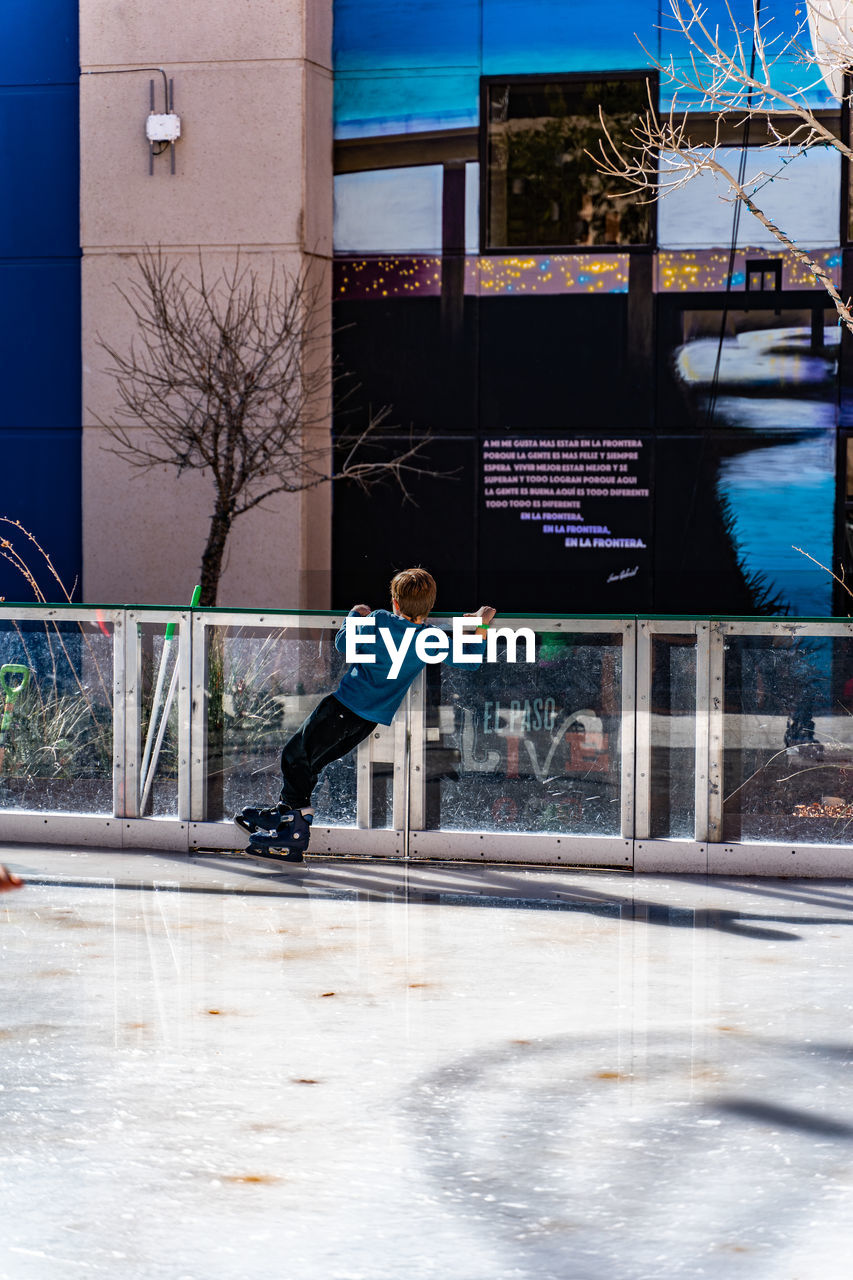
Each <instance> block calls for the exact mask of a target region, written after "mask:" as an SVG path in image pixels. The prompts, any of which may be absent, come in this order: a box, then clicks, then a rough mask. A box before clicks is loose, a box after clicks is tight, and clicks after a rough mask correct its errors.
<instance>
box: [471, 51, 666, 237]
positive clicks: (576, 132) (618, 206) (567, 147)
mask: <svg viewBox="0 0 853 1280" xmlns="http://www.w3.org/2000/svg"><path fill="white" fill-rule="evenodd" d="M484 95H485V109H484V112H483V120H484V126H483V127H484V128H485V140H484V147H485V161H486V169H487V179H486V188H487V189H486V198H487V205H486V207H487V213H486V247H488V248H491V249H501V248H510V247H519V248H520V247H525V248H533V247H551V248H554V247H558V246H561V245H590V246H592V245H621V244H650V243H652V241H653V238H654V212H653V211H654V208H655V206H654V205H653V204H641V203H639V201H638V200H637V199H635V198H634V197H631V196H619V195H617V194H616V193H617V191H618V186H617V184H616V183H615V182H614V181H613V180H612V179H610V178H608V177H606V176H605V175H603V174H602V173H601V172H600V171H599V168H598V166H597V164H596V162H595V160H594V159H593V156H594V155H597V154H598V151H599V142H600V140H601V139H602V138H603V136H604V135H603V132H602V128H601V120H600V118H599V108H601V110H602V112H603V115H604V119H605V122H606V124H607V128H608V131H609V132H610V134H611V136H612V137H613V138H614V140H616V141H617V142H619V141H620V140H624V139H627V138H628V136H629V135H630V131H631V129H632V128H633V127H634V125H635V124H636V123H637V121H638V119H639V118H640V117H641V116H642V114H643V112H644V111H645V110H646V109H647V107H648V90H647V88H646V76H645V75H642V76H607V77H605V76H592V77H586V76H570V77H565V78H561V79H557V78H554V79H543V78H541V77H538V76H533V77H521V78H519V79H513V80H506V79H500V80H498V79H488V80H486V81H485V82H484Z"/></svg>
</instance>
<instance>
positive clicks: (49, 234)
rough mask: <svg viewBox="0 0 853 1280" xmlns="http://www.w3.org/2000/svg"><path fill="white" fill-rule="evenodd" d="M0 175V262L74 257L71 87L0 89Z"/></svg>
mask: <svg viewBox="0 0 853 1280" xmlns="http://www.w3.org/2000/svg"><path fill="white" fill-rule="evenodd" d="M0 173H2V174H3V200H2V202H0V258H10V257H14V258H24V257H27V258H52V257H76V256H77V255H78V253H79V248H80V233H79V196H78V191H79V177H80V165H79V139H78V114H77V85H76V83H75V84H73V85H58V86H56V87H44V86H39V85H29V86H25V87H17V88H8V87H6V88H3V87H0Z"/></svg>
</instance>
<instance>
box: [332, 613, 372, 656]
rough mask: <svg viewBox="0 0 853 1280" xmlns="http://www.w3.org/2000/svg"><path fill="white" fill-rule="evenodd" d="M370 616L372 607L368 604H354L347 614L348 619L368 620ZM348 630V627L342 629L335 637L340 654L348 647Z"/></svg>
mask: <svg viewBox="0 0 853 1280" xmlns="http://www.w3.org/2000/svg"><path fill="white" fill-rule="evenodd" d="M369 615H370V606H369V605H366V604H354V605H353V607H352V608H351V609H350V611H349V613H348V614H347V617H348V618H367V617H369ZM346 638H347V630H346V626H343V627H341V629H340V631H339V632H338V634H337V635H336V636H335V648H336V649H337V650H338V651H339V653H343V651H344V647H345V645H346Z"/></svg>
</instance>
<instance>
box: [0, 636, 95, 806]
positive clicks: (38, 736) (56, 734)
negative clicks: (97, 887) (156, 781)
mask: <svg viewBox="0 0 853 1280" xmlns="http://www.w3.org/2000/svg"><path fill="white" fill-rule="evenodd" d="M0 684H2V686H3V693H2V698H3V706H4V716H3V719H4V723H5V731H4V733H5V739H4V741H3V743H2V745H0V807H2V808H4V809H30V810H33V809H35V810H39V811H44V812H48V811H58V812H74V813H84V814H109V813H112V812H113V693H112V689H113V634H112V626H111V625H110V624H109V623H106V622H103V623H90V622H80V623H78V622H70V621H68V622H65V621H57V622H32V621H29V622H28V621H21V622H6V621H3V622H0ZM0 736H2V735H0Z"/></svg>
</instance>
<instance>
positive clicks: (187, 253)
mask: <svg viewBox="0 0 853 1280" xmlns="http://www.w3.org/2000/svg"><path fill="white" fill-rule="evenodd" d="M716 9H719V14H717V13H716ZM711 10H712V16H714V17H717V16H718V17H719V18H720V21H721V23H723V24H725V21H726V18H725V11H724V6H723V5H722V4H720V5H717V4H716V0H714V4H712V5H711ZM750 10H751V5H750V4H749V3H748V0H739V3H738V4H736V5H735V7H734V11H735V15H736V16H737V17H738V18H739V19H741V20H746V19H747V18H748V16H749V12H750ZM660 25H661V16H660V6H659V5H658V3H657V2H656V0H655V2H652V0H649V2H648V3H647V2H645V0H643V3H637V2H636V0H631V3H630V4H629V3H628V0H614V3H612V4H610V5H609V6H607V7H606V9H602V7H601V6H600V5H595V4H593V3H591V0H589V2H588V0H584V2H583V3H578V4H572V5H568V4H566V3H565V2H564V0H536V3H533V4H530V3H526V4H524V5H522V4H521V3H520V0H463V2H461V3H459V2H455V3H453V4H450V3H449V0H426V2H424V3H417V2H413V3H411V4H405V5H400V4H392V3H390V0H359V2H358V3H356V0H337V2H336V3H335V5H334V7H332V4H331V3H330V2H329V0H323V3H314V2H313V0H311V2H308V0H263V2H262V3H251V4H250V3H248V0H239V2H235V0H192V2H190V3H187V4H184V5H182V6H180V7H178V8H176V7H175V6H174V5H173V4H170V3H167V0H148V2H146V3H143V0H128V2H127V3H124V4H122V5H121V6H116V5H115V4H113V3H110V2H109V0H45V3H44V4H42V5H40V6H33V5H31V4H30V3H28V0H9V3H7V4H6V5H4V6H3V13H2V15H0V34H2V36H3V49H4V52H3V55H2V68H3V73H2V77H0V110H2V115H3V129H2V136H3V139H4V141H3V157H4V168H5V172H4V177H5V188H6V192H7V199H6V200H5V201H4V212H3V213H2V214H0V236H2V239H3V246H4V247H3V253H2V262H0V266H2V272H3V276H2V278H3V281H4V286H5V287H4V290H3V295H4V299H5V301H6V306H5V307H4V308H3V314H2V318H1V319H0V325H2V328H3V335H2V344H3V350H4V353H5V355H6V357H7V369H8V372H7V376H6V378H5V380H4V390H3V394H2V396H0V415H2V417H0V426H2V431H3V435H4V441H5V445H6V459H7V465H6V467H5V468H4V471H3V475H4V484H3V503H2V507H0V515H3V516H5V517H6V518H7V519H9V520H13V521H14V520H17V521H20V523H21V524H22V525H23V526H24V527H25V528H26V529H27V530H30V531H31V532H32V534H33V535H34V536H35V537H36V538H37V539H38V542H39V543H40V545H41V546H42V547H44V549H45V550H46V551H48V552H49V554H50V555H51V557H52V560H53V563H54V564H55V566H56V568H57V570H58V572H59V575H60V577H61V578H62V580H63V582H64V583H66V585H67V586H68V588H69V590H72V591H73V592H74V593H75V598H78V599H85V600H86V601H89V602H96V601H138V602H142V603H144V602H162V603H165V604H177V603H183V602H184V601H186V600H188V599H189V596H190V593H191V591H192V587H193V585H194V583H195V582H196V581H197V579H198V573H199V564H200V559H201V553H202V550H203V547H204V543H205V539H206V533H207V525H208V520H209V515H210V511H211V504H212V487H211V484H210V481H209V479H208V478H206V477H204V476H203V475H200V474H199V473H184V474H183V475H180V476H179V475H178V474H177V473H176V472H175V471H174V470H173V469H168V468H160V469H158V470H155V471H151V472H148V473H145V474H136V473H134V472H133V471H132V469H131V468H129V467H128V465H127V463H126V462H123V461H122V460H121V459H120V458H118V457H117V456H116V455H115V453H113V452H111V447H110V444H111V442H110V440H109V437H108V436H107V434H106V432H105V429H104V427H103V426H102V425H101V424H102V423H103V422H104V421H105V420H109V419H110V418H111V416H112V415H113V414H114V412H115V409H116V405H117V392H116V386H115V379H114V378H113V377H111V375H110V374H109V372H108V361H107V359H106V357H105V353H104V351H103V349H102V347H101V345H100V342H101V340H102V339H103V338H105V337H106V338H107V339H108V340H109V342H110V343H111V344H113V345H121V344H124V345H125V346H127V345H129V343H130V340H131V336H132V331H133V324H132V317H131V316H130V313H129V311H128V308H127V305H126V303H125V302H124V301H123V299H122V297H121V292H120V290H121V289H126V288H127V286H128V283H129V281H130V280H131V279H132V273H133V270H134V256H135V255H136V254H138V253H139V252H140V250H142V249H144V248H145V247H146V246H148V247H155V246H156V247H159V248H160V249H161V250H162V251H163V253H164V254H165V255H166V256H167V258H168V260H169V261H177V262H181V263H182V264H184V265H185V267H186V268H187V269H188V270H190V271H192V270H196V269H198V266H199V264H201V265H202V266H203V267H204V269H205V271H206V272H207V273H208V274H211V273H213V274H216V273H217V272H219V271H220V270H221V269H222V268H223V267H227V266H229V265H230V264H233V262H234V261H235V259H236V257H237V255H238V253H239V255H240V257H241V260H242V261H244V262H249V263H250V264H251V265H252V266H253V267H257V269H258V271H259V273H263V272H264V271H266V270H268V269H269V267H270V266H271V265H272V264H273V263H277V264H280V265H284V266H287V267H288V268H289V269H291V270H298V269H300V268H301V267H304V266H305V265H306V264H311V265H313V267H314V268H315V270H316V272H317V273H318V274H319V276H320V277H321V278H323V279H324V280H325V281H326V283H325V285H324V287H325V289H326V291H327V296H329V297H332V298H333V299H334V302H333V306H334V321H335V327H336V331H337V337H336V353H335V354H336V357H337V362H338V368H339V369H340V370H341V371H343V374H344V376H343V377H342V378H341V379H339V380H338V386H339V388H340V391H341V393H342V394H341V396H340V399H339V401H338V403H337V405H336V409H335V417H334V430H335V433H336V435H337V437H338V438H341V437H344V436H345V435H346V433H347V432H349V431H351V430H352V429H353V428H356V429H357V428H358V427H359V426H360V425H362V424H363V423H364V421H366V419H367V415H369V414H370V413H375V412H376V411H377V410H378V409H381V408H387V410H388V415H387V419H386V424H387V425H386V426H385V427H384V428H383V436H382V442H381V449H383V450H385V451H387V454H388V455H389V456H393V455H394V454H397V453H399V452H400V451H401V450H404V449H406V448H407V447H409V444H410V442H411V441H412V439H414V440H415V441H416V442H419V443H420V444H421V449H422V451H421V456H420V459H419V464H418V465H419V466H420V467H421V468H422V472H423V473H422V474H413V475H411V476H410V478H409V479H408V481H407V485H408V489H409V495H408V496H409V498H411V499H413V501H409V500H407V499H406V498H405V497H404V496H403V495H401V493H400V492H399V491H398V490H397V489H395V487H394V486H393V485H385V486H382V487H380V488H378V489H372V490H370V491H368V492H367V493H365V492H363V491H361V490H359V489H358V488H356V487H355V486H352V485H346V484H340V485H336V486H335V491H334V504H333V502H332V497H333V494H332V488H331V486H328V485H326V486H320V487H319V488H317V489H314V490H311V491H308V492H305V493H302V494H295V495H290V496H286V497H282V498H280V499H276V500H274V501H273V502H271V503H270V504H269V506H268V507H267V508H265V509H263V510H260V511H257V512H254V513H252V514H251V515H248V516H245V517H242V518H241V519H240V520H239V521H238V522H237V524H236V525H235V527H234V531H233V533H232V536H231V540H230V543H229V551H228V558H227V564H226V568H225V572H224V575H223V579H222V583H221V590H220V597H219V599H220V603H222V604H225V605H232V606H246V607H269V606H275V605H277V606H282V607H284V606H294V605H299V606H303V607H311V606H317V607H321V606H326V605H329V604H331V603H334V604H335V605H342V604H346V603H348V602H350V601H351V600H352V599H356V598H366V599H370V600H376V601H378V600H379V599H380V598H382V597H383V596H384V594H385V590H386V584H387V579H388V577H389V576H390V573H391V572H393V570H394V569H396V568H399V567H401V566H403V565H405V564H408V563H413V562H414V563H423V564H425V565H428V566H429V567H430V568H432V569H433V570H434V572H435V573H436V576H437V577H439V579H440V581H441V595H440V600H439V607H445V608H447V609H453V608H458V607H460V606H463V605H464V606H466V607H467V606H468V605H469V604H470V603H471V602H472V601H474V600H477V601H479V600H480V599H489V600H490V601H492V602H493V603H495V604H498V605H500V606H501V607H502V608H503V609H505V610H508V611H522V612H523V611H526V610H541V611H546V612H547V611H554V612H564V611H570V612H593V613H594V612H606V613H616V614H620V613H625V612H633V611H643V612H654V611H656V612H680V611H683V612H698V613H707V612H733V613H753V612H775V611H781V612H790V613H797V614H802V615H824V614H827V613H829V612H832V611H833V609H836V610H838V609H839V608H840V607H841V603H842V601H841V597H840V596H838V595H836V598H835V599H833V587H832V580H831V578H830V577H829V576H828V574H826V573H825V572H824V571H822V570H821V569H819V568H818V567H817V566H816V565H815V564H814V563H812V562H811V561H809V560H807V559H806V558H805V557H804V556H803V555H802V554H801V553H800V551H798V550H795V548H797V547H799V548H802V549H803V550H804V551H807V552H808V553H809V554H810V555H812V556H814V557H815V559H817V560H820V561H821V562H822V563H823V564H827V565H829V564H835V565H837V564H838V563H840V562H846V561H847V560H848V559H849V554H848V550H847V542H846V538H847V534H846V516H847V509H848V498H849V497H850V496H851V495H848V488H847V486H848V482H847V429H848V419H847V411H846V409H845V406H844V403H843V400H842V397H841V394H840V388H842V387H844V386H846V385H847V384H848V383H849V381H850V374H849V372H848V371H847V370H848V360H849V358H848V354H847V341H846V337H845V338H844V341H842V340H841V339H842V333H841V331H840V329H839V327H838V325H837V323H836V317H835V313H834V311H833V310H832V307H831V305H830V304H829V300H828V298H827V296H826V294H825V293H824V292H823V291H822V290H821V289H820V287H818V286H816V284H815V282H814V281H813V279H812V278H811V276H810V275H809V273H808V271H807V270H805V269H804V268H803V267H802V266H801V265H800V264H799V263H798V262H797V261H796V260H795V259H794V257H793V256H792V255H791V254H789V253H786V252H784V251H781V250H780V248H779V245H778V244H777V242H776V241H774V240H773V239H772V238H771V237H769V236H768V235H767V234H766V233H765V232H763V231H762V230H761V228H760V227H759V226H758V224H757V223H756V222H755V221H754V220H753V219H751V218H749V217H748V216H747V215H746V214H744V215H743V216H741V218H740V221H739V225H738V223H737V220H736V218H735V216H734V213H733V210H732V206H731V205H730V204H727V203H726V202H725V201H724V200H722V199H720V195H721V192H720V191H719V190H718V189H716V188H714V186H713V183H711V182H705V180H704V179H703V180H700V181H697V182H694V183H691V184H690V185H689V186H688V187H686V188H685V189H684V190H683V191H682V192H680V193H677V194H676V195H673V196H670V197H667V199H666V200H664V201H663V202H661V203H660V204H658V205H651V206H640V205H638V204H636V203H632V202H631V201H625V200H620V199H618V198H617V197H616V195H615V193H614V192H613V191H612V190H611V189H609V188H608V186H607V183H606V182H605V181H604V180H603V179H602V177H601V175H600V173H599V172H598V171H597V169H596V167H595V165H594V164H593V162H592V161H591V160H590V158H589V154H588V153H589V152H590V151H594V150H595V148H596V146H597V142H598V138H599V132H598V130H599V126H598V112H599V107H601V108H602V109H603V110H604V111H605V113H606V115H607V117H608V119H610V120H611V122H616V125H615V127H617V128H623V129H624V128H628V127H629V126H630V123H631V121H632V120H633V119H635V118H636V116H637V113H638V112H639V111H640V110H641V109H642V105H643V102H644V99H645V95H646V93H647V88H646V82H647V80H648V79H649V77H650V76H652V75H653V71H652V69H651V68H650V62H649V57H648V56H647V54H646V53H645V52H644V50H643V48H642V46H641V44H640V42H639V40H642V41H643V43H644V44H645V45H646V46H647V47H648V48H649V49H650V50H651V52H652V54H654V55H655V56H657V57H662V58H665V57H666V56H668V55H669V53H675V54H676V56H678V48H677V46H676V45H675V44H674V43H673V41H672V38H671V37H670V36H669V35H667V34H666V33H665V32H662V31H661V30H660ZM635 33H636V34H635ZM637 37H639V40H638V39H637ZM78 74H79V78H78ZM779 74H780V75H783V76H788V77H789V78H791V79H796V77H797V76H800V78H802V73H801V69H800V68H797V67H796V66H795V65H794V64H793V63H790V64H789V65H785V66H783V67H782V68H781V69H780V72H779ZM812 79H814V77H812ZM652 92H653V94H654V95H657V98H658V101H659V102H660V103H661V104H662V105H663V106H667V105H668V101H669V99H668V97H667V87H666V85H665V84H659V83H658V81H657V79H653V80H652ZM333 95H334V102H333ZM809 101H810V104H811V105H812V107H813V108H814V110H816V111H817V112H818V113H819V114H820V116H821V118H822V119H823V120H824V121H825V122H826V123H827V124H828V125H829V127H831V128H833V129H835V130H838V131H840V130H842V129H845V128H847V122H846V119H844V118H842V112H841V111H840V109H839V107H838V104H837V102H835V101H834V100H833V99H832V98H831V96H830V95H829V93H828V92H827V90H826V89H825V87H823V86H822V84H820V83H815V84H813V86H812V88H811V90H810V93H809ZM170 104H171V105H173V108H174V111H175V112H176V113H177V114H178V115H179V116H180V117H181V123H182V135H181V138H180V141H179V142H178V143H177V144H176V145H175V146H174V147H173V148H167V149H165V150H164V152H163V154H162V155H154V154H152V152H153V150H155V148H152V147H151V146H150V145H149V143H148V142H147V141H146V137H145V121H146V117H147V116H148V114H149V113H150V112H151V111H152V108H153V110H155V111H165V109H166V107H167V105H170ZM693 107H694V119H695V121H696V127H697V128H698V129H700V131H701V128H702V127H704V125H705V123H706V117H705V116H704V115H703V112H702V109H701V104H693ZM729 141H730V144H731V150H730V154H731V157H732V160H733V163H737V158H738V156H739V154H740V151H741V148H742V147H743V144H744V142H745V141H746V143H747V144H748V146H747V163H748V166H749V167H751V168H756V169H760V168H762V164H763V161H762V159H761V158H760V155H759V152H758V150H757V146H758V144H760V143H761V142H762V141H764V138H763V137H762V136H761V133H760V130H755V131H753V133H752V135H751V136H749V137H747V138H746V139H745V138H744V135H743V132H742V131H741V132H738V131H737V129H736V128H734V127H733V129H732V136H731V138H730V139H729ZM333 166H334V204H333ZM777 176H778V177H779V180H778V181H772V182H771V181H770V180H769V179H768V181H767V182H766V183H765V182H763V181H762V186H761V198H762V201H763V206H762V207H764V208H765V210H766V211H767V212H768V213H769V214H770V216H772V217H774V218H775V219H776V220H777V221H778V222H779V224H780V225H781V226H783V227H784V228H785V230H786V231H787V232H788V233H789V234H790V235H791V236H792V238H793V239H794V240H795V241H796V242H797V243H798V244H800V245H802V246H803V247H804V248H807V249H808V250H809V252H810V253H812V255H813V256H814V257H815V260H816V261H818V262H820V263H821V264H822V265H823V266H824V267H825V268H826V269H827V270H828V271H829V272H830V274H831V275H832V276H833V278H834V279H835V280H836V282H837V283H838V284H839V286H840V287H841V288H842V292H844V293H845V296H847V294H849V293H851V292H853V288H851V287H850V284H851V283H853V272H851V271H850V270H849V267H848V258H849V256H850V250H849V249H848V239H849V227H848V221H849V213H848V207H849V200H848V199H847V196H846V192H847V185H848V178H847V173H846V169H845V167H844V166H843V165H842V162H841V159H840V157H839V154H838V152H837V151H835V150H834V149H832V148H823V149H820V150H812V151H811V152H810V153H809V154H808V155H807V156H803V157H798V158H797V159H796V160H795V161H793V162H792V163H791V164H789V165H787V166H786V168H785V171H784V177H781V175H777ZM333 216H334V227H333ZM333 273H334V279H333V280H332V274H333ZM330 421H331V417H330ZM144 430H145V428H144V427H143V426H140V427H139V431H140V433H144ZM330 464H331V457H330ZM333 508H334V509H333ZM7 527H8V526H7ZM15 536H16V538H17V539H18V542H16V544H15V545H16V546H18V545H19V543H20V540H21V539H22V538H23V535H22V534H20V533H19V532H17V531H15ZM24 541H25V544H26V546H27V548H31V544H29V543H28V542H26V540H24ZM32 554H33V555H34V556H35V557H36V565H35V566H34V567H38V566H39V565H41V574H40V576H41V577H44V574H45V573H46V572H48V571H47V570H46V569H45V566H44V564H43V562H41V561H39V560H38V552H37V551H35V549H32ZM75 584H76V586H75ZM43 587H44V590H45V594H46V595H48V596H52V595H54V594H56V592H55V591H54V589H53V588H52V586H50V585H49V584H44V583H43ZM0 594H4V595H5V596H6V597H7V598H8V599H12V598H16V597H18V598H20V597H21V596H23V597H25V598H26V597H27V596H28V594H29V591H28V589H27V588H26V584H23V583H22V582H21V579H20V576H19V575H18V574H17V572H16V571H15V569H14V568H13V567H12V566H11V565H9V564H8V562H4V563H3V564H2V573H0ZM843 611H844V612H846V608H845V609H844V610H843Z"/></svg>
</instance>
